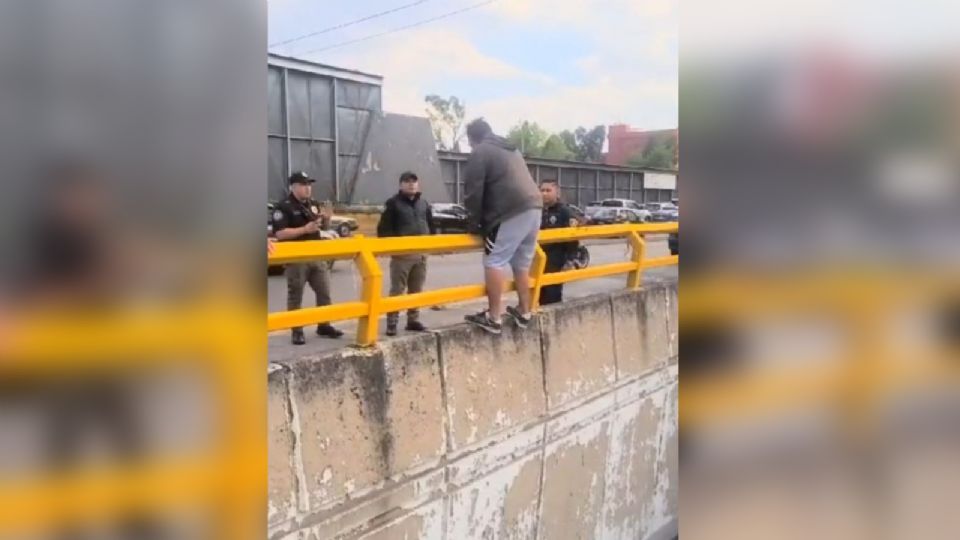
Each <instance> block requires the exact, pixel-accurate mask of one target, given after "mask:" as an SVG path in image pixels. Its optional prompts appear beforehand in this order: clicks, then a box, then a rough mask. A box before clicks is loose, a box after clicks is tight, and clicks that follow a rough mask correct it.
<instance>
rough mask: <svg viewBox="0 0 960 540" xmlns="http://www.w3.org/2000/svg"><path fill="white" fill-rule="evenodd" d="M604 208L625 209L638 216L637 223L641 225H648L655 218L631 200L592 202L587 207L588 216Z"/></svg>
mask: <svg viewBox="0 0 960 540" xmlns="http://www.w3.org/2000/svg"><path fill="white" fill-rule="evenodd" d="M602 208H623V209H625V210H629V211H630V212H631V213H633V214H635V215H636V216H637V221H639V222H641V223H647V222H649V221H650V220H651V218H652V217H653V214H651V213H650V211H649V210H647V209H646V208H644V207H643V206H642V205H641V204H640V203H638V202H637V201H633V200H630V199H604V200H602V201H595V202H592V203H590V206H588V207H587V210H586V212H587V215H588V216H593V214H595V213H596V212H597V211H598V210H600V209H602Z"/></svg>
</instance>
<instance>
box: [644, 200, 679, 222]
mask: <svg viewBox="0 0 960 540" xmlns="http://www.w3.org/2000/svg"><path fill="white" fill-rule="evenodd" d="M644 207H645V209H646V210H648V211H650V221H655V222H658V223H664V222H669V221H679V219H680V210H679V209H678V208H677V205H675V204H673V203H671V202H651V203H646V204H645V205H644Z"/></svg>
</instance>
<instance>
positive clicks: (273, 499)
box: [267, 370, 300, 525]
mask: <svg viewBox="0 0 960 540" xmlns="http://www.w3.org/2000/svg"><path fill="white" fill-rule="evenodd" d="M287 375H288V374H287V372H286V371H284V370H278V371H274V372H273V373H271V374H270V375H269V376H268V378H267V429H268V432H267V479H268V494H269V504H268V506H267V523H268V525H273V524H276V523H280V522H282V521H284V520H287V519H290V518H292V517H294V516H296V515H297V510H298V509H297V500H298V491H299V489H300V486H299V483H298V482H297V478H296V473H295V465H294V460H295V448H294V434H293V433H292V431H291V430H292V428H291V423H290V406H289V401H288V399H289V391H288V388H287Z"/></svg>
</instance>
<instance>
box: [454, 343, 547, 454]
mask: <svg viewBox="0 0 960 540" xmlns="http://www.w3.org/2000/svg"><path fill="white" fill-rule="evenodd" d="M439 339H440V351H441V354H442V356H443V373H444V381H445V383H446V403H447V420H448V423H449V427H450V439H451V443H452V449H454V450H456V449H458V448H462V447H464V446H467V445H470V444H473V443H475V442H477V441H481V440H484V439H487V438H488V437H490V436H491V435H493V434H495V433H498V432H501V431H503V430H505V429H508V428H511V427H514V426H518V425H521V424H523V423H525V422H530V421H533V420H535V419H536V418H537V417H539V416H541V415H543V414H544V412H545V410H546V401H545V398H544V395H543V364H542V360H541V356H540V339H539V336H538V334H537V330H536V329H535V328H532V327H531V328H527V329H526V330H520V329H518V328H515V327H514V325H504V331H503V335H501V336H492V335H490V334H488V333H486V332H484V331H482V330H478V329H476V328H473V327H469V326H466V325H460V326H457V327H453V328H450V329H445V330H444V331H443V332H441V333H440V337H439Z"/></svg>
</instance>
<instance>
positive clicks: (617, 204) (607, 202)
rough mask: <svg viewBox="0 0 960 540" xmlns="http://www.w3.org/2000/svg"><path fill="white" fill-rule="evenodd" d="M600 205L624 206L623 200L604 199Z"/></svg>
mask: <svg viewBox="0 0 960 540" xmlns="http://www.w3.org/2000/svg"><path fill="white" fill-rule="evenodd" d="M600 205H601V206H610V207H616V208H619V207H621V206H623V201H603V202H602V203H600Z"/></svg>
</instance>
